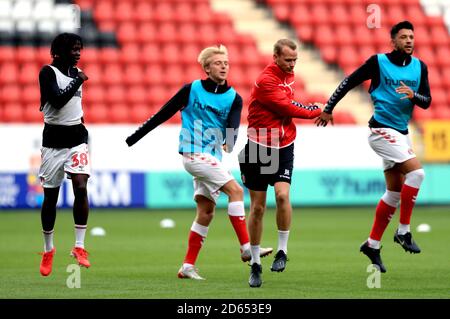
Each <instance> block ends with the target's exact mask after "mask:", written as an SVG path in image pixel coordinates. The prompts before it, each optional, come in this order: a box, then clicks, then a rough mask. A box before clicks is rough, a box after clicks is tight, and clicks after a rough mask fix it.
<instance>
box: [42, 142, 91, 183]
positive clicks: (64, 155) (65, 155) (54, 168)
mask: <svg viewBox="0 0 450 319" xmlns="http://www.w3.org/2000/svg"><path fill="white" fill-rule="evenodd" d="M41 159H42V163H41V167H40V168H39V178H40V180H41V185H42V187H46V188H55V187H59V186H61V183H62V181H63V179H64V173H67V175H68V177H69V178H70V174H86V175H88V176H89V175H90V174H91V161H90V159H89V150H88V145H87V144H85V143H84V144H80V145H78V146H75V147H72V148H48V147H43V148H41Z"/></svg>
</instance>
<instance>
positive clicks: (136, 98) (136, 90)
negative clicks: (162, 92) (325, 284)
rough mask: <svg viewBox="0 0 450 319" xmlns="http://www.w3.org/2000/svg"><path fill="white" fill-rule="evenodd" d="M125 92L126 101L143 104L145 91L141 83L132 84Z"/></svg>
mask: <svg viewBox="0 0 450 319" xmlns="http://www.w3.org/2000/svg"><path fill="white" fill-rule="evenodd" d="M126 94H127V96H126V101H127V103H129V104H144V103H145V102H146V100H147V92H146V89H145V88H144V86H142V85H135V86H132V87H131V88H129V89H128V90H127V93H126Z"/></svg>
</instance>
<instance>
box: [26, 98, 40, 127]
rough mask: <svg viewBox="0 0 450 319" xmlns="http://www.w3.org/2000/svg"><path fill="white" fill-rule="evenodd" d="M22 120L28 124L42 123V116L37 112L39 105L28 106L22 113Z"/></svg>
mask: <svg viewBox="0 0 450 319" xmlns="http://www.w3.org/2000/svg"><path fill="white" fill-rule="evenodd" d="M23 119H24V121H25V122H29V123H42V121H43V120H44V115H43V113H42V112H40V111H39V103H38V104H35V103H32V104H28V105H26V106H25V109H24V111H23Z"/></svg>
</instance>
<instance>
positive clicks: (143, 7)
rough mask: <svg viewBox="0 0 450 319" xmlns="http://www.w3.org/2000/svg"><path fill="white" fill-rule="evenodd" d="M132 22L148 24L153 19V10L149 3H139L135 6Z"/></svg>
mask: <svg viewBox="0 0 450 319" xmlns="http://www.w3.org/2000/svg"><path fill="white" fill-rule="evenodd" d="M133 14H134V16H133V20H134V21H136V22H138V23H149V21H151V20H152V19H153V10H152V5H151V3H148V2H146V1H139V2H138V3H137V4H136V10H134V11H133Z"/></svg>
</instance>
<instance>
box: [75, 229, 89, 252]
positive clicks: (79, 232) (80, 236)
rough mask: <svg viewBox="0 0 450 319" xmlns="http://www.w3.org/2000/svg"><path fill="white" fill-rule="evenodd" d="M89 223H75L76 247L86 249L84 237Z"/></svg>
mask: <svg viewBox="0 0 450 319" xmlns="http://www.w3.org/2000/svg"><path fill="white" fill-rule="evenodd" d="M86 229H87V225H76V224H75V247H79V248H83V249H84V237H85V235H86Z"/></svg>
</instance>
